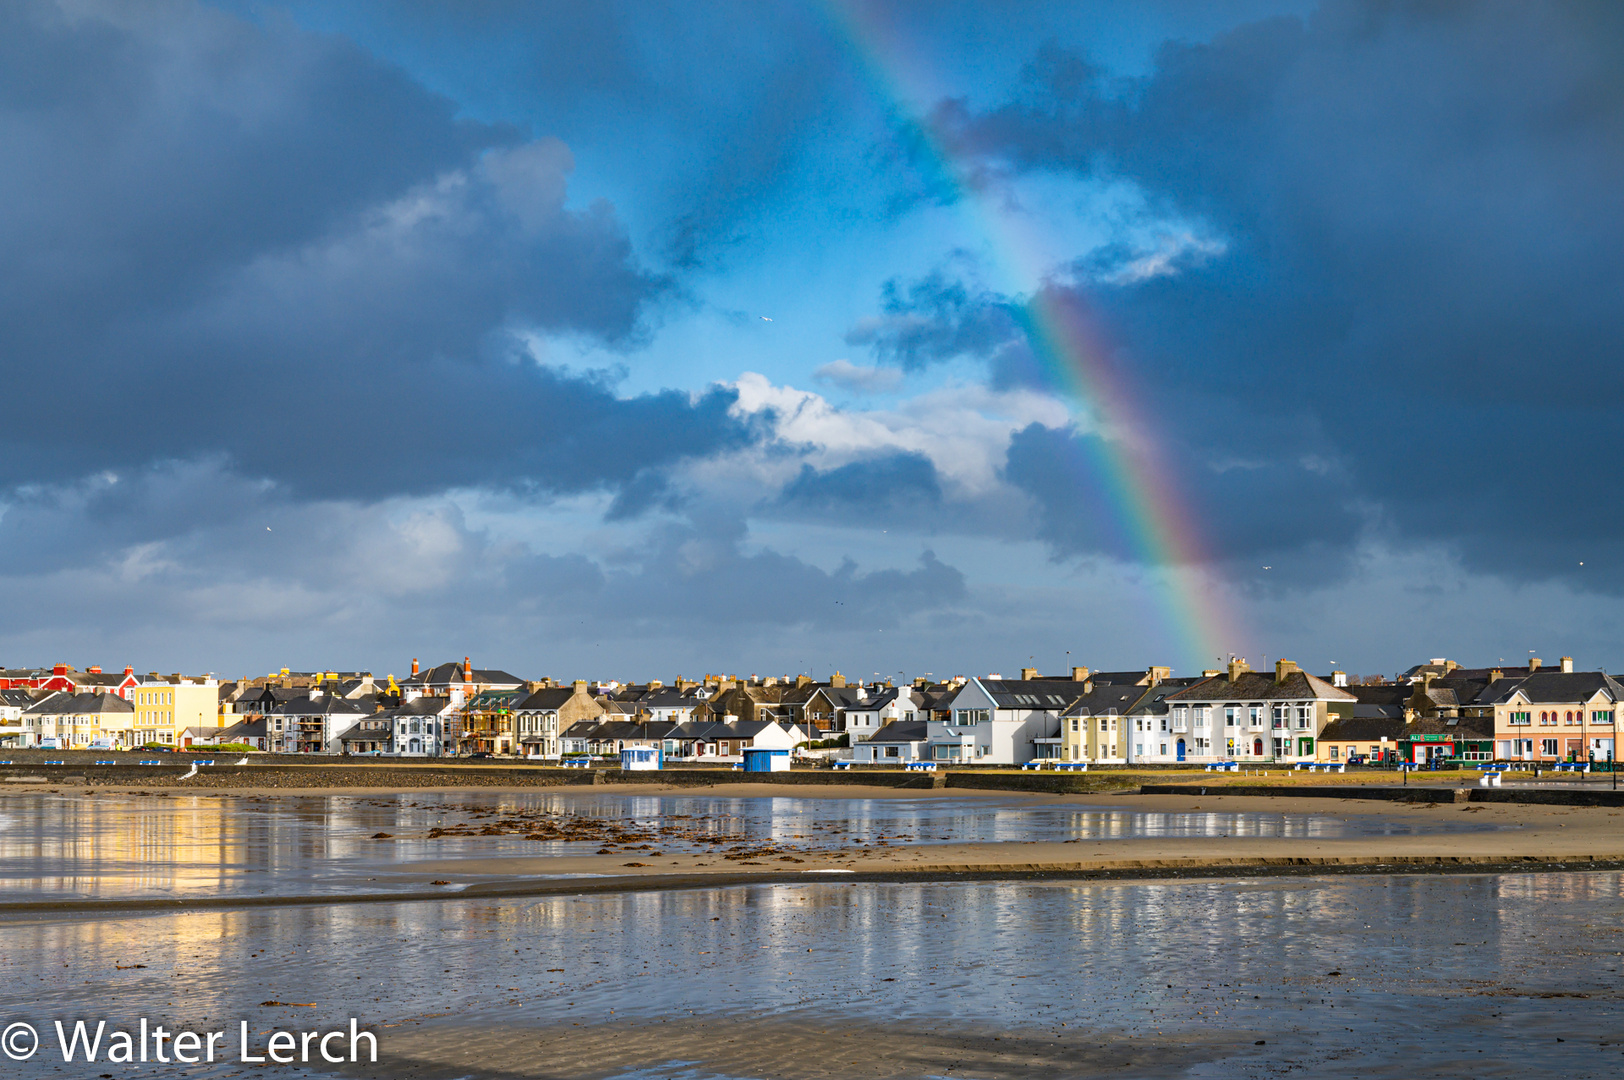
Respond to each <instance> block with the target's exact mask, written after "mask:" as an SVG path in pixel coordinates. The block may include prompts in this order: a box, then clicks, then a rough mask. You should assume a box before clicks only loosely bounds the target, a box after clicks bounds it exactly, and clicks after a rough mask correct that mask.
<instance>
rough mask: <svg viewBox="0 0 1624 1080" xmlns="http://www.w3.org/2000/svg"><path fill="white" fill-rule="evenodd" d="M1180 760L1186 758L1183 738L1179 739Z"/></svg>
mask: <svg viewBox="0 0 1624 1080" xmlns="http://www.w3.org/2000/svg"><path fill="white" fill-rule="evenodd" d="M1179 760H1180V761H1183V760H1184V740H1183V739H1180V740H1179Z"/></svg>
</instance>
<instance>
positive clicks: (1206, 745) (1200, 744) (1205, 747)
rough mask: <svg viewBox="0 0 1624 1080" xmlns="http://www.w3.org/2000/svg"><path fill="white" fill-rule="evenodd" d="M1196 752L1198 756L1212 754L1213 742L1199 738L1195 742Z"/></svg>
mask: <svg viewBox="0 0 1624 1080" xmlns="http://www.w3.org/2000/svg"><path fill="white" fill-rule="evenodd" d="M1195 752H1196V753H1198V754H1210V753H1211V752H1212V740H1211V739H1205V738H1197V739H1196V741H1195Z"/></svg>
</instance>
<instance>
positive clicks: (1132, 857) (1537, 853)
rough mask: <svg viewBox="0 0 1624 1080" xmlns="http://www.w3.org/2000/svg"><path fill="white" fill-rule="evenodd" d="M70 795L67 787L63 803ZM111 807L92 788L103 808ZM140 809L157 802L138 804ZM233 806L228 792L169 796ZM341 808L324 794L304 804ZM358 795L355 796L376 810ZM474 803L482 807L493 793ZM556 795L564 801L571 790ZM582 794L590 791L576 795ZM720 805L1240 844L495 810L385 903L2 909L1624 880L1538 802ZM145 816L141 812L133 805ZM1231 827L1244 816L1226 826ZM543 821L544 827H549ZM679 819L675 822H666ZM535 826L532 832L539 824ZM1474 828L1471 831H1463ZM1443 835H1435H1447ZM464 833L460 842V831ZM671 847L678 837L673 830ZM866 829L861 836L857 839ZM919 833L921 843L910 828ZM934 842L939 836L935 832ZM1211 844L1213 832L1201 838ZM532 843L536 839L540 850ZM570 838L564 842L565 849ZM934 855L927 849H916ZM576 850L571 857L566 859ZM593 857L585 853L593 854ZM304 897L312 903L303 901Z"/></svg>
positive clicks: (1254, 799)
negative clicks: (1071, 811)
mask: <svg viewBox="0 0 1624 1080" xmlns="http://www.w3.org/2000/svg"><path fill="white" fill-rule="evenodd" d="M62 790H63V793H64V794H74V792H73V790H72V789H62ZM617 793H626V794H635V795H638V796H647V795H673V796H693V795H695V794H696V792H695V791H694V789H692V788H686V787H663V786H657V785H645V784H638V785H625V786H624V787H611V786H607V785H604V786H596V787H593V788H591V789H590V794H592V795H595V796H602V795H604V794H617ZM109 794H112V793H111V792H108V790H107V789H98V794H97V795H95V796H93V797H95V798H103V797H106V796H107V795H109ZM128 794H131V795H137V794H147V795H150V794H152V793H151V792H150V791H131V792H128ZM174 794H175V795H187V796H190V795H196V796H197V797H199V798H204V799H223V800H227V801H229V799H230V798H232V795H229V794H226V793H222V792H219V791H209V792H195V793H193V792H178V791H177V792H175V793H174ZM234 794H236V795H240V796H241V797H245V798H252V799H256V800H265V799H272V800H274V799H281V798H285V797H290V796H291V795H292V794H293V793H291V792H287V791H278V792H274V793H266V792H263V791H244V792H240V793H234ZM310 794H312V795H319V796H322V797H327V798H332V797H335V796H341V797H342V795H341V793H339V792H335V791H333V790H331V789H323V790H319V791H315V792H311V793H310ZM378 794H379V793H378V792H377V791H375V790H364V789H363V790H359V791H356V792H354V793H353V797H356V798H372V799H375V798H376V797H377V796H378ZM481 794H483V795H487V796H488V795H489V794H490V792H489V791H488V790H482V791H481ZM560 794H564V795H568V794H569V793H568V792H561V793H560ZM581 794H582V795H583V796H586V795H587V794H589V792H588V791H582V792H581ZM703 794H704V795H705V796H706V797H711V798H735V797H736V798H742V799H762V798H767V797H773V796H780V797H784V798H789V799H795V800H798V801H801V802H805V801H808V800H814V801H816V800H839V799H869V800H873V799H898V800H901V799H906V800H910V801H912V802H914V803H916V804H923V805H926V806H928V805H929V804H930V803H932V802H936V801H943V802H946V801H949V800H951V801H953V802H957V803H960V804H962V803H963V802H964V801H965V800H980V799H996V800H998V801H999V802H1001V803H1003V804H1006V805H1007V804H1014V805H1016V806H1022V805H1025V806H1033V807H1037V806H1060V807H1075V808H1078V809H1085V808H1086V809H1088V810H1106V811H1117V812H1127V813H1133V812H1145V813H1157V814H1180V815H1183V814H1189V815H1214V816H1215V820H1216V822H1217V824H1215V825H1214V826H1213V828H1234V829H1235V834H1234V835H1224V834H1219V835H1205V836H1199V835H1198V836H1189V835H1178V836H1143V835H1139V836H1125V837H1092V838H1082V839H1070V840H1063V841H1062V840H1023V841H1000V842H955V841H954V840H952V839H951V838H950V837H934V836H920V835H890V836H888V835H885V834H884V833H883V832H876V833H875V834H874V835H866V836H863V835H853V834H852V833H850V832H842V831H841V830H838V829H837V830H831V831H825V832H821V833H816V834H809V835H807V836H806V837H804V838H802V837H799V836H798V837H796V838H795V840H794V841H790V840H786V839H782V838H781V839H778V840H771V839H765V838H761V839H748V838H744V837H730V838H728V839H727V840H726V841H725V842H723V841H720V840H717V841H716V842H715V844H714V846H712V847H711V848H710V849H709V850H694V845H693V844H692V843H687V844H681V845H679V844H678V843H667V844H666V845H665V846H668V847H677V846H682V847H684V848H685V850H672V851H665V850H661V845H662V841H661V839H660V837H659V836H656V835H653V834H652V833H650V834H646V835H644V836H642V837H639V838H637V839H640V840H642V841H643V842H641V843H634V844H628V843H627V842H626V841H624V840H622V841H619V842H616V841H614V840H604V841H602V842H603V844H604V846H603V847H599V848H597V849H596V851H592V848H593V846H594V845H596V844H597V843H599V841H598V840H596V839H592V840H591V841H590V843H586V844H581V845H579V847H580V848H582V849H585V850H583V851H582V853H581V854H573V853H567V854H556V853H555V854H535V855H531V854H523V853H520V854H514V853H511V851H509V852H506V853H501V854H497V853H494V852H493V853H492V854H490V855H488V856H487V855H482V854H479V853H478V851H477V848H476V850H474V851H473V852H470V851H469V850H468V847H469V841H468V838H470V837H472V838H474V839H473V840H472V841H471V843H472V844H475V845H477V844H478V843H479V842H480V841H479V839H478V838H479V837H480V836H483V835H491V836H508V837H521V836H522V837H523V838H525V839H531V838H532V837H529V836H525V835H524V834H525V833H526V830H527V829H532V828H536V827H537V826H535V825H534V824H522V823H519V822H502V821H500V820H499V819H500V817H501V815H500V814H498V813H496V812H495V811H491V810H483V809H482V810H478V811H477V813H478V814H480V815H483V816H482V817H476V818H471V819H470V820H467V821H465V822H462V823H460V824H454V825H452V826H450V828H447V829H440V828H438V827H436V828H433V829H429V828H425V829H422V830H420V831H417V832H411V831H406V830H401V831H399V832H397V833H381V834H379V836H378V837H376V838H375V841H376V842H377V843H379V844H389V843H396V842H400V841H410V842H416V843H419V844H421V843H422V842H424V841H429V842H432V841H433V840H434V839H435V838H436V834H437V833H442V832H443V833H444V834H445V835H447V836H452V837H456V838H457V839H458V840H459V842H461V843H462V844H463V846H462V848H461V850H459V851H458V852H457V854H455V855H452V854H450V853H449V852H448V854H447V855H445V856H439V857H437V856H434V855H432V854H431V855H429V857H426V858H422V859H407V860H403V861H401V862H398V863H395V864H393V865H392V866H391V867H390V873H391V877H392V882H391V887H390V889H389V890H388V891H381V892H376V893H371V892H364V891H357V892H352V893H346V894H340V895H334V894H331V893H322V894H319V895H318V894H311V895H279V896H256V897H246V896H226V895H221V896H206V895H205V896H190V897H180V898H151V897H147V898H132V899H112V898H104V899H82V900H52V901H44V900H41V901H18V902H10V903H0V910H3V911H14V912H27V911H34V910H40V911H44V910H55V911H59V912H60V911H66V910H83V911H97V910H116V909H129V910H141V909H147V910H164V909H167V910H175V909H187V908H229V907H266V906H287V905H297V904H338V903H377V902H391V903H392V902H400V901H402V900H446V899H452V898H472V897H517V896H544V895H558V894H562V893H571V892H575V893H603V892H646V891H649V890H654V889H691V888H707V887H715V886H722V885H736V884H741V883H750V882H766V881H776V882H783V881H808V880H816V879H821V880H827V881H838V880H847V881H916V880H987V879H994V878H1003V879H1012V880H1013V879H1020V878H1040V879H1050V880H1054V879H1072V880H1097V879H1108V880H1134V879H1144V880H1155V879H1165V878H1190V877H1217V878H1233V877H1236V876H1267V875H1271V874H1303V873H1326V872H1354V873H1416V872H1438V871H1443V872H1489V871H1508V870H1509V871H1515V870H1520V869H1521V870H1532V869H1539V868H1544V867H1553V868H1554V867H1561V868H1567V869H1582V868H1587V867H1589V868H1597V869H1602V868H1619V867H1624V810H1621V809H1612V808H1606V807H1572V806H1549V805H1531V804H1450V803H1421V804H1405V803H1392V802H1373V801H1370V800H1363V799H1346V800H1344V799H1325V798H1302V797H1291V796H1276V797H1262V796H1230V795H1206V796H1194V795H1140V794H1137V793H1091V794H1087V795H1046V794H1022V793H1011V792H995V791H975V790H965V789H947V790H943V789H924V790H905V791H898V790H895V789H891V788H882V787H869V786H866V785H861V784H850V785H837V786H830V787H819V788H816V789H812V790H810V791H809V790H808V789H807V788H806V787H804V786H791V785H781V786H780V785H765V784H722V785H716V786H714V787H709V788H706V789H704V792H703ZM140 801H142V802H145V799H142V800H140ZM1256 814H1269V815H1279V814H1293V815H1301V816H1303V817H1312V818H1319V819H1331V820H1336V819H1340V820H1341V821H1343V822H1347V821H1358V820H1359V819H1371V820H1373V821H1376V822H1396V823H1403V824H1407V825H1409V826H1411V828H1407V829H1404V830H1400V831H1399V832H1398V833H1397V834H1381V832H1380V831H1379V830H1370V831H1371V832H1372V833H1373V834H1371V835H1344V836H1279V835H1272V836H1270V835H1248V834H1247V820H1246V815H1256ZM1225 815H1235V820H1234V822H1233V823H1227V822H1226V821H1225V818H1224V816H1225ZM542 816H543V817H545V815H542ZM679 818H681V815H676V816H674V817H673V818H672V819H670V820H672V821H676V820H678V819H679ZM530 820H531V821H534V820H535V819H534V818H532V819H530ZM1466 821H1469V822H1471V824H1472V825H1473V826H1475V828H1473V829H1471V830H1469V831H1462V830H1460V829H1459V824H1460V823H1462V822H1466ZM1451 825H1453V826H1454V828H1450V829H1445V828H1440V826H1451ZM548 827H550V826H548ZM452 830H457V831H452ZM665 831H666V832H667V833H676V832H678V830H677V829H675V828H672V827H671V826H667V827H666V830H665ZM859 831H861V830H859ZM915 831H916V832H917V831H918V830H915ZM926 831H927V832H928V831H931V830H926ZM1208 831H1209V832H1211V831H1212V829H1209V830H1208ZM536 838H539V836H538V837H536ZM571 838H572V837H570V836H567V835H566V836H564V839H571ZM927 840H928V841H929V842H921V841H927ZM572 846H575V845H572ZM588 852H591V853H588ZM300 892H303V890H300Z"/></svg>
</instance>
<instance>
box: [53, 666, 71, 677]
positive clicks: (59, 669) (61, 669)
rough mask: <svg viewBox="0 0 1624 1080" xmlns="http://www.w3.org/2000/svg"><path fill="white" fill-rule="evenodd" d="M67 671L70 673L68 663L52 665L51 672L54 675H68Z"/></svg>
mask: <svg viewBox="0 0 1624 1080" xmlns="http://www.w3.org/2000/svg"><path fill="white" fill-rule="evenodd" d="M67 673H68V665H66V664H53V665H52V666H51V674H52V675H66V674H67Z"/></svg>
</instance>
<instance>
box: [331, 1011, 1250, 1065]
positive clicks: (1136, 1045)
mask: <svg viewBox="0 0 1624 1080" xmlns="http://www.w3.org/2000/svg"><path fill="white" fill-rule="evenodd" d="M876 1020H883V1018H870V1019H864V1018H858V1019H855V1020H853V1021H850V1022H840V1021H836V1020H834V1019H833V1018H830V1017H823V1018H821V1019H819V1020H815V1021H810V1022H808V1021H802V1022H795V1021H792V1020H786V1019H780V1018H776V1017H726V1018H721V1017H718V1018H706V1017H683V1018H678V1019H670V1020H652V1021H638V1022H628V1023H608V1024H592V1025H565V1026H550V1025H549V1026H541V1025H538V1026H533V1027H531V1026H522V1025H513V1024H503V1025H497V1026H489V1025H479V1024H471V1023H448V1022H442V1023H432V1022H431V1023H427V1024H424V1025H422V1026H421V1027H415V1026H409V1027H403V1028H402V1029H399V1030H397V1031H394V1032H389V1033H388V1035H387V1041H388V1048H389V1054H388V1058H389V1060H388V1065H387V1068H385V1067H383V1066H384V1063H383V1062H379V1066H378V1067H375V1068H373V1067H364V1066H363V1067H354V1066H350V1067H344V1068H342V1069H340V1070H339V1071H340V1072H341V1073H342V1074H344V1075H351V1076H361V1077H369V1078H370V1077H390V1078H395V1077H400V1076H412V1077H417V1078H422V1080H457V1078H460V1077H466V1076H468V1075H469V1073H470V1070H477V1073H478V1075H481V1076H503V1077H508V1076H511V1077H520V1076H524V1077H536V1078H546V1077H554V1076H557V1077H572V1078H592V1077H602V1076H614V1075H616V1074H619V1073H624V1072H627V1071H631V1070H647V1069H648V1068H649V1067H650V1066H652V1065H657V1064H663V1063H702V1064H703V1066H704V1069H705V1071H706V1072H707V1073H719V1074H722V1075H724V1076H740V1077H743V1076H749V1077H764V1078H765V1077H781V1078H783V1080H839V1078H842V1077H851V1076H862V1077H872V1078H879V1080H890V1078H900V1077H921V1076H976V1077H985V1078H987V1080H1006V1078H1007V1080H1021V1078H1024V1077H1032V1078H1038V1080H1048V1078H1051V1077H1052V1078H1055V1080H1060V1078H1063V1077H1093V1076H1153V1077H1155V1076H1171V1075H1177V1074H1180V1073H1182V1072H1183V1071H1184V1070H1185V1069H1188V1068H1190V1067H1191V1066H1193V1065H1197V1064H1200V1063H1202V1062H1205V1061H1212V1060H1215V1059H1219V1058H1224V1057H1229V1056H1232V1055H1235V1054H1240V1053H1246V1052H1252V1051H1253V1047H1254V1044H1255V1042H1256V1039H1255V1037H1254V1033H1252V1032H1235V1031H1225V1032H1215V1033H1213V1034H1212V1035H1211V1036H1209V1037H1207V1038H1204V1039H1203V1038H1199V1037H1196V1038H1192V1037H1191V1036H1190V1035H1189V1033H1184V1034H1182V1035H1181V1036H1179V1037H1176V1038H1175V1037H1172V1036H1150V1037H1146V1036H1140V1037H1137V1038H1135V1037H1131V1036H1127V1035H1123V1034H1120V1033H1117V1032H1109V1031H1094V1030H1090V1029H1088V1028H1086V1027H1078V1026H1076V1025H1075V1024H1073V1026H1071V1027H1067V1026H1066V1025H1065V1024H1061V1023H1056V1024H1051V1025H1048V1026H1046V1027H1044V1028H1034V1029H1027V1030H1020V1029H1011V1028H991V1027H986V1026H984V1025H980V1024H977V1023H974V1022H968V1021H952V1022H947V1021H941V1022H935V1023H919V1022H913V1023H909V1022H900V1023H891V1024H884V1023H877V1022H876ZM675 1068H676V1069H677V1070H678V1071H680V1069H681V1067H680V1066H675ZM650 1075H652V1074H650ZM660 1075H662V1076H663V1075H665V1074H664V1073H661V1074H660Z"/></svg>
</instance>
